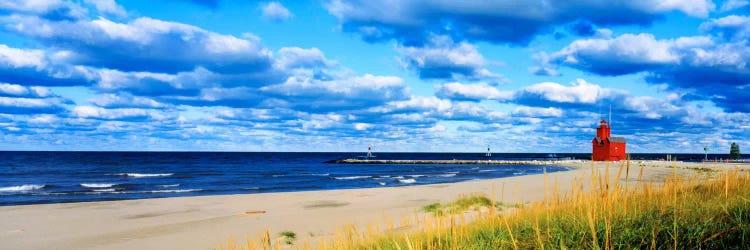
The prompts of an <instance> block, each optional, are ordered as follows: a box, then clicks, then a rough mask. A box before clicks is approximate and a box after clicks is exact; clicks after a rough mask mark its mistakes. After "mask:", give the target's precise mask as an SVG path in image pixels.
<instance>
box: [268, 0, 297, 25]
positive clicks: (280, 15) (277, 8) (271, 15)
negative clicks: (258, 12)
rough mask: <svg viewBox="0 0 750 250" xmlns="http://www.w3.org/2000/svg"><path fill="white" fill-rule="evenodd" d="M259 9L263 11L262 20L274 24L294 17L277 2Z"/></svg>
mask: <svg viewBox="0 0 750 250" xmlns="http://www.w3.org/2000/svg"><path fill="white" fill-rule="evenodd" d="M261 9H262V11H263V18H266V19H268V20H271V21H275V22H282V21H286V20H289V19H290V18H292V17H293V16H294V15H293V14H292V13H291V12H289V10H288V9H287V8H285V7H284V5H282V4H281V3H279V2H269V3H267V4H265V5H263V6H262V7H261Z"/></svg>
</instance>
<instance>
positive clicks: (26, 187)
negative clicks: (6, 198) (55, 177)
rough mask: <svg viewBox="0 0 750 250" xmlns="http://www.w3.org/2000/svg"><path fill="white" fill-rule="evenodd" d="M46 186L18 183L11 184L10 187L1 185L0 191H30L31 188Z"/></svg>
mask: <svg viewBox="0 0 750 250" xmlns="http://www.w3.org/2000/svg"><path fill="white" fill-rule="evenodd" d="M45 187H47V185H20V186H12V187H2V188H0V192H24V191H32V190H38V189H42V188H45Z"/></svg>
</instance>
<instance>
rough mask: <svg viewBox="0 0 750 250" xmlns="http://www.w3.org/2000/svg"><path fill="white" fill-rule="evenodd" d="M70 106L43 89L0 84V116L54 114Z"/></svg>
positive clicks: (68, 102)
mask: <svg viewBox="0 0 750 250" xmlns="http://www.w3.org/2000/svg"><path fill="white" fill-rule="evenodd" d="M68 104H72V102H71V101H70V100H68V99H66V98H63V97H61V96H59V95H56V94H54V93H53V92H52V91H50V90H49V89H47V88H44V87H38V86H34V87H26V86H21V85H17V84H8V83H0V114H55V113H62V112H64V111H65V105H68Z"/></svg>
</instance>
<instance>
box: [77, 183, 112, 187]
mask: <svg viewBox="0 0 750 250" xmlns="http://www.w3.org/2000/svg"><path fill="white" fill-rule="evenodd" d="M115 185H117V184H114V183H81V187H85V188H110V187H113V186H115Z"/></svg>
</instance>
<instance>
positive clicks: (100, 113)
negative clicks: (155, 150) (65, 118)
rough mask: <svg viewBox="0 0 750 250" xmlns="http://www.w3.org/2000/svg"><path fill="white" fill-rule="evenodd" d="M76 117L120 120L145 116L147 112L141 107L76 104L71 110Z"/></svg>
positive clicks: (147, 114)
mask: <svg viewBox="0 0 750 250" xmlns="http://www.w3.org/2000/svg"><path fill="white" fill-rule="evenodd" d="M71 114H73V115H74V116H76V117H80V118H93V119H105V120H120V119H131V118H146V117H148V116H149V113H148V112H147V111H146V110H143V109H134V108H123V109H105V108H100V107H94V106H76V107H75V108H73V110H72V111H71Z"/></svg>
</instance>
